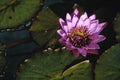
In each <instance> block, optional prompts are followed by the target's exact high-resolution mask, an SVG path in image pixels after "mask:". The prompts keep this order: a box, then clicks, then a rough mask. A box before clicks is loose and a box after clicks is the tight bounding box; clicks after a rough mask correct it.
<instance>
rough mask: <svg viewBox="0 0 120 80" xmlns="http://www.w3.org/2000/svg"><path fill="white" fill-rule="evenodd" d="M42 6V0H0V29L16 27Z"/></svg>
mask: <svg viewBox="0 0 120 80" xmlns="http://www.w3.org/2000/svg"><path fill="white" fill-rule="evenodd" d="M40 8H42V0H0V29H6V28H12V27H16V26H18V25H20V24H23V23H24V22H25V21H27V20H29V19H31V18H32V17H33V16H34V15H35V13H36V12H37V11H38V10H39V9H40Z"/></svg>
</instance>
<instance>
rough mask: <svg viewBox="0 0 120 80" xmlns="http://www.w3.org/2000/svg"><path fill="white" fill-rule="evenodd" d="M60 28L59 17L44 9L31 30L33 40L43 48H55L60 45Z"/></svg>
mask: <svg viewBox="0 0 120 80" xmlns="http://www.w3.org/2000/svg"><path fill="white" fill-rule="evenodd" d="M59 26H60V25H59V23H58V17H57V16H56V15H55V14H54V13H53V12H52V11H51V10H50V9H49V8H43V10H42V11H40V12H39V14H38V16H37V19H36V20H35V21H34V22H33V24H32V26H31V28H30V31H31V35H32V37H33V40H34V41H36V42H37V43H38V44H39V45H40V47H41V48H44V47H52V48H53V47H54V46H56V44H57V43H58V38H59V36H58V34H57V29H58V27H59Z"/></svg>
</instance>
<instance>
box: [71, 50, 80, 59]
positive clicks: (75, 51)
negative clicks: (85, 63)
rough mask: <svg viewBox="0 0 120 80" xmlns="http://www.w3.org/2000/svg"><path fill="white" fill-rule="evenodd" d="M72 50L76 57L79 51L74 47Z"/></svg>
mask: <svg viewBox="0 0 120 80" xmlns="http://www.w3.org/2000/svg"><path fill="white" fill-rule="evenodd" d="M72 52H73V55H74V56H75V57H78V56H79V55H80V52H79V51H78V50H77V49H74V50H73V51H72Z"/></svg>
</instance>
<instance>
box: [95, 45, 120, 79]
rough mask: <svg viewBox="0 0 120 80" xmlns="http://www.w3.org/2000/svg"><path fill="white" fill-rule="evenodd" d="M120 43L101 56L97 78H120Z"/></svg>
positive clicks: (96, 70) (97, 68)
mask: <svg viewBox="0 0 120 80" xmlns="http://www.w3.org/2000/svg"><path fill="white" fill-rule="evenodd" d="M119 61H120V44H117V45H115V46H112V47H111V48H110V49H108V50H107V51H105V53H104V54H103V55H102V56H100V59H99V60H98V62H97V65H96V69H95V75H96V76H95V78H96V79H95V80H120V63H119Z"/></svg>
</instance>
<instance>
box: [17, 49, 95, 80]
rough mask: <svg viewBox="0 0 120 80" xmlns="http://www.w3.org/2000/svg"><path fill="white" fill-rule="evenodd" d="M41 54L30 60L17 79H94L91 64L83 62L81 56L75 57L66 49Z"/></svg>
mask: <svg viewBox="0 0 120 80" xmlns="http://www.w3.org/2000/svg"><path fill="white" fill-rule="evenodd" d="M40 54H41V55H40ZM40 54H39V53H37V55H36V56H35V57H34V58H33V59H29V60H28V62H27V63H26V64H25V67H24V69H23V70H22V72H20V73H19V75H18V76H17V80H93V79H92V68H91V64H90V63H89V61H88V60H86V61H83V62H81V61H82V60H84V58H83V57H81V56H80V57H74V56H72V55H71V53H70V52H68V51H66V50H62V51H58V52H55V51H48V52H46V53H40Z"/></svg>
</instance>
